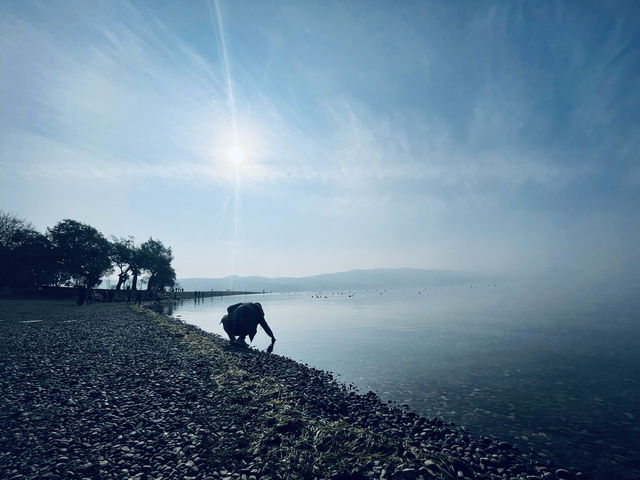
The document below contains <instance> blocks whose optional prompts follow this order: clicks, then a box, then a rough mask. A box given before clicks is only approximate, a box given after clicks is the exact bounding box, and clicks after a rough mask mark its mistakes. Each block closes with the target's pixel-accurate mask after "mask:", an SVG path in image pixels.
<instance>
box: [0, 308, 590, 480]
mask: <svg viewBox="0 0 640 480" xmlns="http://www.w3.org/2000/svg"><path fill="white" fill-rule="evenodd" d="M143 306H144V305H143ZM275 333H276V337H277V332H275ZM258 334H259V335H260V334H263V332H259V333H258ZM0 340H1V341H0V478H4V479H16V480H17V479H67V478H69V479H140V480H145V479H187V480H188V479H227V480H229V479H242V480H250V479H281V478H282V479H288V478H292V479H293V478H299V479H307V478H308V479H316V478H317V479H325V478H335V479H396V478H398V479H420V478H423V479H432V478H437V479H462V480H464V479H508V480H514V479H519V480H536V479H573V478H586V477H585V475H583V474H582V473H580V472H576V471H574V470H571V469H569V468H562V466H556V465H552V464H550V463H549V462H548V461H547V460H544V459H541V458H537V457H536V455H535V452H521V451H518V450H517V449H516V448H515V447H513V446H512V445H510V444H509V443H507V442H503V441H500V439H496V438H489V437H482V436H475V435H472V434H471V433H470V432H469V431H468V430H467V429H466V428H464V426H456V425H454V424H452V423H450V422H447V420H446V419H442V418H425V417H422V416H419V415H417V414H416V413H413V412H411V411H410V410H408V409H407V408H404V407H403V406H401V405H397V404H394V403H389V402H382V401H381V400H380V399H379V398H378V397H377V396H376V395H375V394H373V393H371V392H368V393H365V392H356V391H354V390H353V389H352V388H350V387H349V386H348V385H344V384H341V383H340V382H337V381H336V380H335V379H334V378H333V376H332V375H331V374H330V373H328V372H324V371H320V370H317V369H314V368H311V367H309V366H307V365H303V364H300V363H297V362H294V361H293V360H290V359H288V358H286V357H282V356H280V355H277V354H268V353H266V352H262V351H258V350H255V349H251V348H249V349H246V348H241V347H236V346H231V345H229V342H228V341H227V340H225V339H222V338H221V337H219V336H217V335H214V334H210V333H206V332H204V331H202V330H200V329H199V328H197V327H195V326H191V325H187V324H185V323H183V322H180V321H178V320H175V319H172V318H170V317H165V316H162V315H159V314H156V313H154V312H153V311H151V310H149V309H147V308H139V307H135V306H129V305H126V304H124V303H94V304H92V305H86V306H81V307H79V306H77V305H76V304H75V303H74V302H73V301H70V300H64V301H63V300H58V301H53V300H31V299H29V300H15V299H13V300H9V299H5V300H0ZM276 350H277V343H276Z"/></svg>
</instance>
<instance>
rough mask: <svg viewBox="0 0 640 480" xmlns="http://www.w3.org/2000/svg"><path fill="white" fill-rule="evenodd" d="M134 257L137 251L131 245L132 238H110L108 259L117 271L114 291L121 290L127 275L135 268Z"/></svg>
mask: <svg viewBox="0 0 640 480" xmlns="http://www.w3.org/2000/svg"><path fill="white" fill-rule="evenodd" d="M136 255H137V249H136V247H135V245H134V244H133V237H128V238H116V237H112V238H111V253H110V258H111V262H113V264H114V265H115V266H116V268H118V270H119V272H118V283H117V285H116V290H120V289H121V288H122V284H123V283H124V282H126V281H127V280H128V279H129V273H131V271H132V270H133V269H134V268H136V264H137V262H136ZM138 270H139V269H138ZM138 273H139V272H138ZM136 276H137V275H136ZM134 290H135V288H134Z"/></svg>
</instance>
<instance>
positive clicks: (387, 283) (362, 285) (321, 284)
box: [178, 268, 479, 292]
mask: <svg viewBox="0 0 640 480" xmlns="http://www.w3.org/2000/svg"><path fill="white" fill-rule="evenodd" d="M478 279H479V276H478V275H475V274H472V273H464V272H456V271H451V270H423V269H417V268H377V269H372V270H351V271H348V272H339V273H326V274H323V275H314V276H310V277H278V278H269V277H255V276H253V277H238V276H231V277H224V278H179V279H178V282H179V283H180V286H181V287H182V288H184V289H185V290H186V291H193V290H227V289H231V290H244V291H252V292H261V291H263V290H264V291H267V292H300V291H337V290H364V289H396V288H427V287H435V286H446V285H460V284H462V283H466V282H471V281H476V280H478Z"/></svg>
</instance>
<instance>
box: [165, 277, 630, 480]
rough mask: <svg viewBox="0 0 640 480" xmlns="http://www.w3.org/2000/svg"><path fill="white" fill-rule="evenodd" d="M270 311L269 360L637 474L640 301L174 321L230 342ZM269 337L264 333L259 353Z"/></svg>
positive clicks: (481, 296)
mask: <svg viewBox="0 0 640 480" xmlns="http://www.w3.org/2000/svg"><path fill="white" fill-rule="evenodd" d="M240 301H242V302H244V301H259V302H260V303H262V305H263V308H264V311H265V314H266V319H267V322H268V323H269V325H270V326H271V328H272V330H273V332H274V334H275V336H276V338H277V342H276V344H275V349H274V353H276V354H279V355H284V356H287V357H290V358H292V359H294V360H297V361H299V362H301V363H306V364H308V365H310V366H313V367H316V368H320V369H323V370H329V371H331V372H333V373H334V374H336V376H337V377H338V379H339V380H341V381H342V382H344V383H346V384H353V385H354V386H355V387H357V388H358V389H359V390H360V391H362V392H366V391H368V390H372V391H374V392H376V393H377V394H378V395H379V396H380V397H381V398H382V399H383V400H392V401H395V402H398V403H400V404H407V405H409V406H410V407H411V409H413V410H414V411H416V412H418V413H421V414H423V415H425V416H427V417H434V416H441V417H443V418H444V419H445V420H447V421H453V422H455V423H456V424H458V425H464V426H467V427H468V428H469V430H470V431H471V432H472V433H475V434H477V435H490V436H496V437H500V438H502V439H504V440H507V441H510V442H512V443H514V444H516V445H517V446H518V447H519V448H520V449H521V450H523V451H535V452H536V453H537V454H538V455H539V456H540V457H542V458H547V459H549V460H552V461H553V462H555V463H557V464H559V465H562V466H575V467H577V468H579V469H581V470H582V471H584V472H585V473H587V474H588V475H589V477H593V478H629V479H631V478H640V468H639V467H638V465H640V454H639V453H638V452H640V440H639V439H640V423H639V422H638V419H639V418H640V374H639V372H638V367H639V366H640V335H639V333H640V322H639V319H640V306H639V305H638V302H636V301H634V300H632V299H631V298H630V297H628V296H627V297H625V296H623V295H617V296H616V295H611V294H607V295H603V294H602V295H601V294H598V292H597V290H589V291H579V290H576V291H574V292H571V293H569V292H566V291H562V290H559V289H556V288H552V287H547V286H540V285H533V286H532V285H524V284H513V285H503V284H495V283H490V284H477V285H464V286H457V287H439V288H428V289H417V288H416V289H412V290H402V291H395V290H369V291H343V292H331V291H325V292H312V293H289V294H281V293H277V294H264V295H256V296H239V297H238V296H236V297H214V298H206V299H204V300H200V301H195V300H186V301H184V302H178V303H176V304H175V305H174V306H172V307H169V310H168V311H167V312H166V313H169V314H171V315H173V316H176V317H178V318H181V319H182V320H184V321H186V322H188V323H191V324H195V325H197V326H199V327H201V328H202V329H204V330H206V331H208V332H213V333H218V334H220V335H222V336H224V337H225V338H227V337H226V335H225V333H224V331H223V329H222V325H220V324H219V322H220V319H221V318H222V316H223V315H224V314H225V313H226V307H227V306H228V305H230V304H233V303H237V302H240ZM269 343H270V341H269V338H268V337H267V335H266V334H265V333H264V332H263V331H262V329H261V328H259V329H258V334H257V336H256V338H255V339H254V342H253V346H254V347H256V348H259V349H262V350H264V349H266V347H267V346H268V345H269Z"/></svg>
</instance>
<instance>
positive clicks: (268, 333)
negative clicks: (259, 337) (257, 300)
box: [258, 317, 276, 342]
mask: <svg viewBox="0 0 640 480" xmlns="http://www.w3.org/2000/svg"><path fill="white" fill-rule="evenodd" d="M258 322H259V323H260V326H261V327H262V328H263V329H264V331H265V332H266V333H267V335H269V336H270V337H271V341H273V342H275V341H276V337H274V336H273V332H272V331H271V329H270V328H269V324H267V321H266V320H265V319H264V317H263V318H261V319H260V320H258Z"/></svg>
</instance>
